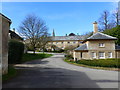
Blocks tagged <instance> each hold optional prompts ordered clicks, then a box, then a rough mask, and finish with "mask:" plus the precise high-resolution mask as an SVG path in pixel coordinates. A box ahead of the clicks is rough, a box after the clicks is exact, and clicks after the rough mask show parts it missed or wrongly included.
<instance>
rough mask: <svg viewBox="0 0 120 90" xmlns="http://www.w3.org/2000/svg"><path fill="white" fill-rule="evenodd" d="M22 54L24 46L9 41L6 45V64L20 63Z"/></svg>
mask: <svg viewBox="0 0 120 90" xmlns="http://www.w3.org/2000/svg"><path fill="white" fill-rule="evenodd" d="M23 53H24V44H23V43H22V42H19V41H16V40H10V41H9V43H8V63H9V64H16V63H21V60H22V55H23Z"/></svg>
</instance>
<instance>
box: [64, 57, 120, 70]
mask: <svg viewBox="0 0 120 90" xmlns="http://www.w3.org/2000/svg"><path fill="white" fill-rule="evenodd" d="M64 61H65V62H67V63H69V64H74V65H77V66H82V67H87V68H93V69H102V70H112V71H120V68H115V67H100V66H90V65H85V64H81V63H76V62H75V61H71V60H69V59H64Z"/></svg>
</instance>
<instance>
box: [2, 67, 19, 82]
mask: <svg viewBox="0 0 120 90" xmlns="http://www.w3.org/2000/svg"><path fill="white" fill-rule="evenodd" d="M16 75H17V70H16V69H15V68H14V67H13V66H10V65H9V66H8V74H5V75H2V81H3V82H4V81H6V80H9V79H10V78H13V77H15V76H16Z"/></svg>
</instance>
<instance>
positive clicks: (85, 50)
mask: <svg viewBox="0 0 120 90" xmlns="http://www.w3.org/2000/svg"><path fill="white" fill-rule="evenodd" d="M74 51H75V52H88V50H74Z"/></svg>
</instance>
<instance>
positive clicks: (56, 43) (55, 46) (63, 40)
mask: <svg viewBox="0 0 120 90" xmlns="http://www.w3.org/2000/svg"><path fill="white" fill-rule="evenodd" d="M53 34H54V35H53V36H51V37H50V38H51V39H50V41H49V42H48V47H47V50H48V51H54V50H60V49H62V50H64V49H66V48H76V47H78V46H81V45H82V41H84V40H85V39H86V38H87V37H88V36H87V35H75V34H73V33H70V34H69V35H68V36H67V35H66V36H55V32H54V31H53Z"/></svg>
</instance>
